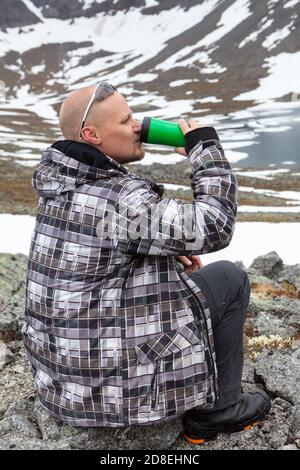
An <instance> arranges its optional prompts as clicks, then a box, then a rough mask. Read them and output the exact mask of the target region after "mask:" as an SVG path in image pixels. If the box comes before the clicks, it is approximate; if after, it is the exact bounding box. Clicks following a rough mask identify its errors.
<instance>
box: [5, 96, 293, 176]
mask: <svg viewBox="0 0 300 470" xmlns="http://www.w3.org/2000/svg"><path fill="white" fill-rule="evenodd" d="M169 104H170V103H169ZM161 112H162V113H163V108H162V109H161ZM174 112H175V113H176V106H174ZM135 116H136V117H137V118H138V119H140V120H142V118H143V117H144V113H143V112H137V113H135ZM179 117H180V116H172V117H171V116H168V117H165V119H168V120H174V121H178V119H179ZM190 117H193V118H194V119H196V120H198V122H200V123H201V122H203V121H204V120H205V122H206V123H208V124H210V125H213V126H215V127H216V129H217V131H218V133H219V135H220V138H221V142H222V144H223V146H224V149H225V152H226V156H227V158H228V160H229V161H230V162H231V163H232V164H233V165H234V166H238V167H243V168H253V167H258V168H263V167H272V166H276V167H279V168H281V167H283V168H287V167H288V168H291V169H298V168H300V152H299V136H300V103H299V102H295V103H267V104H261V105H258V106H255V107H251V108H248V109H245V110H242V111H237V112H235V113H228V114H227V115H222V114H218V115H210V114H207V115H204V114H200V115H199V114H198V115H197V112H195V111H191V112H190V114H189V116H186V119H188V118H190ZM161 118H164V116H163V115H162V116H161ZM58 138H61V136H60V131H59V129H58V119H57V122H55V121H53V120H52V121H47V120H45V119H43V118H42V117H41V116H40V117H39V116H37V115H35V114H34V113H32V112H28V111H26V110H21V109H19V110H18V109H11V108H4V107H0V158H1V157H2V158H10V159H11V158H12V159H16V161H17V162H18V163H20V162H22V163H25V164H28V165H35V164H36V163H37V161H38V160H39V159H40V156H41V152H42V150H43V149H44V148H46V147H47V146H49V145H51V143H53V142H55V141H56V140H57V139H58ZM145 150H146V157H145V158H144V160H143V161H142V162H141V163H144V164H151V163H152V162H154V161H158V162H162V163H176V162H177V161H179V160H180V159H181V157H180V156H179V155H178V154H176V153H175V152H174V149H173V148H170V147H163V146H158V145H155V146H153V145H152V146H146V147H145ZM182 158H185V157H182Z"/></svg>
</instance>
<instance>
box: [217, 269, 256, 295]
mask: <svg viewBox="0 0 300 470" xmlns="http://www.w3.org/2000/svg"><path fill="white" fill-rule="evenodd" d="M217 263H218V264H219V266H218V268H219V270H220V271H221V273H222V274H223V276H225V277H226V279H227V280H228V282H230V284H231V286H232V290H233V291H236V292H237V294H238V293H239V294H240V295H241V294H243V295H245V296H247V295H249V293H250V289H251V287H250V281H249V277H248V274H247V273H246V272H245V271H243V269H241V268H240V267H239V266H237V265H236V264H234V263H232V262H231V261H227V260H220V261H217Z"/></svg>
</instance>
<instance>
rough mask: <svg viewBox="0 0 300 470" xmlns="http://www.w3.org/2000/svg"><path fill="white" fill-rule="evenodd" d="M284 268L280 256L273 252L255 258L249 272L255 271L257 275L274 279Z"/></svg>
mask: <svg viewBox="0 0 300 470" xmlns="http://www.w3.org/2000/svg"><path fill="white" fill-rule="evenodd" d="M282 268H283V262H282V259H281V258H280V256H278V254H277V253H276V251H271V252H270V253H268V254H266V255H263V256H258V257H257V258H255V259H254V261H253V263H252V264H251V265H250V267H249V270H253V271H255V272H256V274H259V275H262V276H266V277H268V278H270V279H273V278H274V277H275V276H276V275H277V274H278V272H279V271H281V269H282Z"/></svg>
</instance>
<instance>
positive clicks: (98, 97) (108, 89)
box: [79, 82, 117, 140]
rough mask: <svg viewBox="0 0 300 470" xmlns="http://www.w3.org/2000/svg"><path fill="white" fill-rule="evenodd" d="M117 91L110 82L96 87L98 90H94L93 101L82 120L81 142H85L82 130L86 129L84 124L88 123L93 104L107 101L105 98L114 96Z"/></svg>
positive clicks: (90, 102)
mask: <svg viewBox="0 0 300 470" xmlns="http://www.w3.org/2000/svg"><path fill="white" fill-rule="evenodd" d="M116 91H117V89H116V88H115V87H114V86H113V85H111V84H110V83H108V82H101V83H99V84H98V85H97V86H96V88H95V90H94V92H93V94H92V96H91V99H90V101H89V103H88V105H87V107H86V109H85V112H84V115H83V118H82V121H81V125H80V130H79V140H83V137H82V129H83V127H84V123H85V121H86V118H87V115H88V113H89V111H90V109H91V107H92V105H93V103H95V102H100V101H103V100H105V98H107V97H108V96H110V95H112V94H113V93H115V92H116Z"/></svg>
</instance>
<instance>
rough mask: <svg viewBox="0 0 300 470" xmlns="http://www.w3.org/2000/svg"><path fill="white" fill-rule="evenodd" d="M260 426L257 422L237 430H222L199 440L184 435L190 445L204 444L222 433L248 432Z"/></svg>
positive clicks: (236, 428)
mask: <svg viewBox="0 0 300 470" xmlns="http://www.w3.org/2000/svg"><path fill="white" fill-rule="evenodd" d="M257 425H258V421H255V422H254V423H252V424H247V425H240V426H239V427H237V426H236V427H235V428H233V427H232V428H226V429H225V428H222V431H221V430H220V431H216V432H215V433H214V434H210V435H209V437H205V438H197V439H194V438H192V437H189V436H188V435H187V434H185V433H183V434H182V435H183V437H184V439H185V440H186V441H188V442H189V443H190V444H204V443H205V442H208V441H210V440H211V439H214V438H215V437H216V436H217V435H218V434H219V433H220V432H225V433H226V432H230V433H231V432H239V431H248V430H249V429H252V428H254V427H255V426H257Z"/></svg>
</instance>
